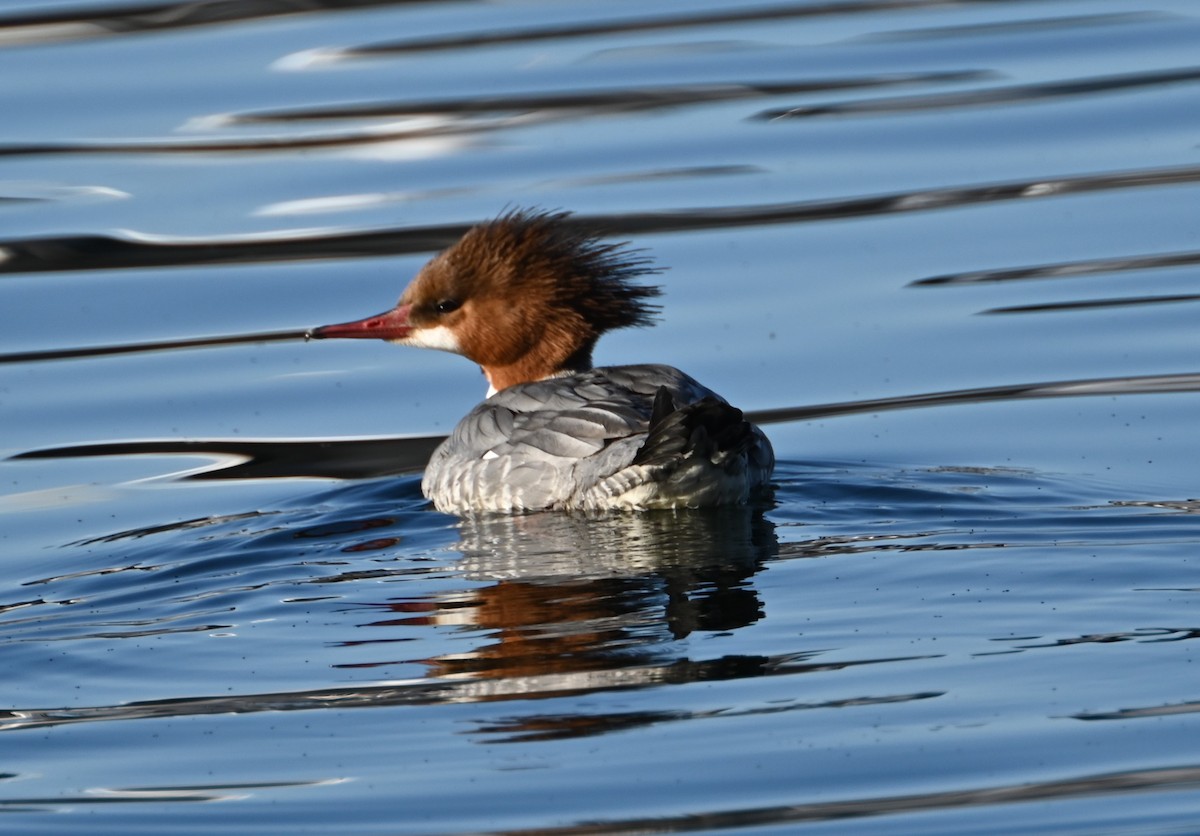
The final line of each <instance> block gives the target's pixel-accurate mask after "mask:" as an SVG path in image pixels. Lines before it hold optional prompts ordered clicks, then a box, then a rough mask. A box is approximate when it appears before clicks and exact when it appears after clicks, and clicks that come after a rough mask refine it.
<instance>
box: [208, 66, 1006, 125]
mask: <svg viewBox="0 0 1200 836" xmlns="http://www.w3.org/2000/svg"><path fill="white" fill-rule="evenodd" d="M996 77H997V74H996V73H994V72H991V71H989V70H947V71H941V72H913V73H883V74H879V75H872V76H847V77H841V78H822V79H810V80H805V81H789V82H784V81H774V82H757V81H749V82H741V81H728V82H724V81H723V82H717V83H707V84H704V83H702V84H669V85H658V86H647V87H629V88H621V89H612V90H572V91H569V92H562V93H559V92H555V93H524V94H509V95H503V96H478V97H472V98H469V99H463V98H455V99H429V100H426V101H415V102H413V101H406V102H366V103H361V104H349V105H335V106H330V107H304V108H294V109H283V110H265V111H251V112H247V113H240V114H231V115H229V116H227V117H226V121H227V122H228V123H230V124H249V125H254V124H261V123H264V122H268V123H269V122H306V121H318V120H330V119H368V118H381V117H394V116H417V115H421V116H429V115H462V114H482V113H497V112H511V111H519V112H528V111H550V110H571V111H578V110H588V111H594V112H607V111H613V110H617V111H638V110H656V109H660V108H666V107H677V106H679V105H685V104H698V103H699V104H703V103H707V102H723V101H732V100H738V99H753V98H764V97H767V96H780V95H787V94H796V93H822V92H826V91H831V90H856V89H861V88H870V87H891V86H898V85H911V84H949V83H954V82H964V81H979V80H983V79H989V78H996Z"/></svg>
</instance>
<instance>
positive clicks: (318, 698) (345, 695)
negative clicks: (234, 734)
mask: <svg viewBox="0 0 1200 836" xmlns="http://www.w3.org/2000/svg"><path fill="white" fill-rule="evenodd" d="M934 658H938V657H936V656H929V655H918V656H892V657H884V658H877V659H852V660H847V661H844V662H816V663H805V662H796V661H795V656H794V655H793V654H782V655H776V656H758V655H736V654H731V655H726V656H717V657H712V658H708V659H699V660H693V659H686V658H681V659H673V660H671V661H668V662H664V663H662V664H647V665H638V666H635V667H625V668H621V667H617V668H610V669H605V670H588V671H581V672H578V673H575V674H548V675H538V674H533V675H528V676H520V675H518V676H506V677H495V678H482V677H481V678H476V679H464V680H453V679H436V680H423V681H420V682H415V683H403V684H396V685H367V686H363V687H358V688H320V689H314V690H310V691H280V692H274V693H259V694H242V695H238V696H231V697H230V696H220V697H216V696H209V697H179V698H175V699H164V700H147V701H143V702H128V703H121V704H119V705H105V706H86V707H82V708H13V709H5V710H0V732H3V731H13V730H16V729H28V728H42V727H46V726H60V725H68V724H73V723H94V722H101V721H107V720H143V719H164V718H172V717H196V716H201V715H209V714H249V713H253V712H259V711H313V710H317V711H323V710H330V709H332V710H344V709H350V708H378V707H384V706H402V705H441V704H461V703H466V702H494V701H500V700H509V699H517V700H527V699H531V698H534V697H537V696H548V697H549V696H559V695H561V694H563V693H578V692H580V691H583V692H586V693H600V692H605V691H623V690H633V689H638V688H660V687H662V686H663V685H682V684H690V683H695V682H727V681H736V680H742V679H756V678H759V677H775V676H793V675H798V674H800V675H802V674H810V673H823V672H826V671H834V670H845V669H850V668H857V667H862V666H868V665H881V664H891V663H896V662H912V661H919V660H924V659H934ZM941 694H942V692H917V693H914V694H903V695H893V696H895V697H897V698H898V699H903V700H909V699H914V700H916V699H929V698H931V697H937V696H941ZM872 699H874V700H875V701H876V702H879V701H881V700H883V699H886V698H885V697H874V698H872Z"/></svg>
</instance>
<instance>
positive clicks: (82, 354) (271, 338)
mask: <svg viewBox="0 0 1200 836" xmlns="http://www.w3.org/2000/svg"><path fill="white" fill-rule="evenodd" d="M307 334H308V332H307V331H263V332H259V333H255V334H233V335H229V336H222V337H195V338H192V339H184V340H161V341H158V342H143V343H121V344H118V345H96V346H81V347H78V348H52V349H47V350H45V351H14V352H11V353H8V354H0V365H3V364H6V363H38V362H43V361H46V360H79V359H85V358H89V357H105V356H109V355H114V354H139V353H142V352H149V351H171V350H177V349H188V348H215V347H217V346H226V345H241V344H244V343H271V342H283V341H287V340H304V339H307Z"/></svg>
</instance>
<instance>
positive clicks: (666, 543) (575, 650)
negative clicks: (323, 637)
mask: <svg viewBox="0 0 1200 836" xmlns="http://www.w3.org/2000/svg"><path fill="white" fill-rule="evenodd" d="M460 532H461V539H460V541H459V543H458V545H457V546H456V547H455V548H456V550H458V551H459V552H461V555H462V557H461V559H460V560H459V561H458V563H457V568H458V569H459V570H460V572H461V574H462V576H463V577H464V578H466V579H468V580H476V581H483V582H485V583H487V585H485V586H481V587H479V588H477V589H474V590H469V591H464V590H459V591H456V592H454V593H449V594H446V595H443V596H437V597H422V598H419V599H406V600H396V601H390V602H387V603H385V604H381V605H379V606H380V607H381V608H383V609H386V610H390V611H391V612H395V613H404V615H403V616H402V617H401V618H399V619H386V620H381V621H375V622H373V623H371V624H370V625H368V626H372V627H380V628H393V627H397V626H453V627H456V628H460V629H462V630H464V631H471V632H482V633H484V634H486V636H487V637H488V639H490V641H488V642H486V643H483V644H479V645H476V646H474V647H472V648H471V649H470V650H467V651H466V652H455V653H451V654H445V655H441V656H437V657H434V658H429V659H423V660H421V663H422V664H423V665H425V666H426V668H427V670H428V673H429V675H430V676H432V677H437V678H455V679H457V678H470V679H474V680H477V681H479V683H480V685H481V687H482V688H485V689H486V688H488V687H495V688H496V693H495V694H494V695H493V698H496V699H502V698H505V697H511V696H513V695H514V693H524V694H526V695H531V694H532V693H536V692H543V693H545V695H546V696H550V695H552V694H555V693H558V694H561V693H562V692H563V691H564V690H566V691H574V690H579V691H590V690H594V689H597V688H607V687H629V686H637V685H638V684H656V683H661V682H666V681H684V680H690V679H708V678H714V677H715V678H725V677H726V676H727V675H729V674H724V675H722V674H721V673H720V672H719V669H723V668H724V667H726V666H727V665H726V664H725V663H726V662H729V661H730V660H720V661H710V662H692V661H689V660H687V659H683V658H679V657H678V652H679V651H678V648H676V649H674V650H672V649H670V648H669V647H667V645H668V644H669V642H671V641H672V640H677V639H682V638H685V637H687V636H689V635H691V634H693V633H695V632H721V631H730V630H736V629H738V628H740V627H745V626H747V625H749V624H753V623H754V622H756V621H758V620H759V619H760V618H762V617H763V610H762V602H761V600H760V598H759V596H758V594H757V592H756V591H755V590H754V588H753V586H752V582H751V579H752V577H753V576H754V574H755V573H756V572H757V571H758V570H759V569H760V568H761V567H762V565H763V564H764V562H765V561H766V560H767V559H769V558H770V557H772V556H773V555H774V554H775V553H776V551H777V548H778V546H777V542H776V538H775V534H774V526H773V525H772V523H770V522H769V521H767V520H766V519H765V518H764V517H763V515H762V512H761V510H757V509H753V508H745V507H731V508H721V509H708V510H704V511H688V512H669V511H664V512H649V513H641V514H621V515H614V516H601V517H588V516H583V515H573V514H533V515H525V516H491V515H488V516H478V517H470V518H465V519H463V520H462V522H461V525H460ZM761 661H762V660H759V662H761ZM381 664H386V663H381ZM368 666H369V664H368ZM356 667H357V666H356ZM734 675H739V674H734ZM486 683H492V685H491V686H489V685H488V684H486ZM472 698H473V699H480V698H484V699H486V698H487V695H486V694H484V693H477V694H476V693H473V694H472Z"/></svg>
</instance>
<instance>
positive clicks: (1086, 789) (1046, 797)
mask: <svg viewBox="0 0 1200 836" xmlns="http://www.w3.org/2000/svg"><path fill="white" fill-rule="evenodd" d="M1197 784H1200V766H1192V765H1184V766H1176V767H1164V768H1158V769H1139V770H1130V771H1127V772H1108V773H1101V774H1098V775H1085V776H1083V777H1081V778H1066V779H1062V780H1057V781H1042V782H1039V783H1021V784H1008V785H1001V786H994V787H982V788H979V789H974V790H950V791H946V792H932V793H914V794H911V795H892V796H882V797H876V798H869V797H868V798H852V799H848V800H845V801H818V802H811V803H808V804H787V805H778V806H773V807H747V808H742V809H735V810H715V811H710V812H696V813H684V814H682V815H677V816H655V817H649V818H634V819H605V820H601V821H591V822H581V823H579V824H571V825H563V826H561V827H537V828H520V829H514V830H502V831H495V832H494V833H493V836H599V835H600V834H605V836H621V834H642V833H689V832H695V831H702V830H703V831H714V832H715V831H718V830H726V829H731V828H735V827H736V828H746V827H756V826H757V827H766V826H770V825H779V824H783V823H787V822H796V823H798V822H812V821H836V820H841V819H852V818H866V817H874V816H886V815H899V814H903V813H912V812H918V811H938V810H952V809H956V808H961V807H986V806H992V805H995V804H1014V803H1021V802H1031V801H1051V800H1062V799H1070V798H1085V797H1088V796H1093V795H1111V794H1113V793H1131V792H1148V791H1161V790H1182V789H1190V788H1193V787H1195V786H1196V785H1197Z"/></svg>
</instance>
